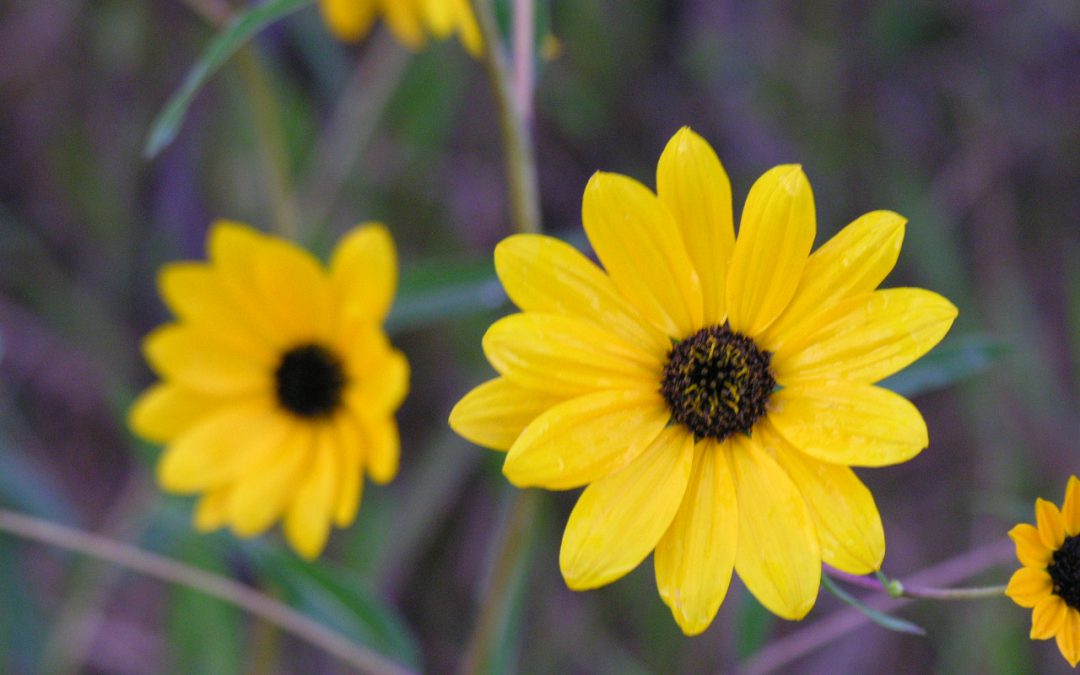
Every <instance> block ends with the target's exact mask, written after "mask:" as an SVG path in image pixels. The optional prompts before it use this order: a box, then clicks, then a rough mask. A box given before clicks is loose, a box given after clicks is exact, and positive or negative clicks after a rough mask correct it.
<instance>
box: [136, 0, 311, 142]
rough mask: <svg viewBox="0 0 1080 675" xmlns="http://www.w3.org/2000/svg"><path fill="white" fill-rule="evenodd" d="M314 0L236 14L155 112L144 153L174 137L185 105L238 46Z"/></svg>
mask: <svg viewBox="0 0 1080 675" xmlns="http://www.w3.org/2000/svg"><path fill="white" fill-rule="evenodd" d="M314 1H315V0H269V1H268V2H265V3H263V4H261V5H258V6H256V7H253V8H251V9H249V10H248V11H246V12H242V13H240V14H237V15H236V16H235V17H234V18H233V19H232V20H231V21H229V23H228V24H226V25H225V28H224V29H222V31H221V32H220V33H218V34H217V36H216V37H215V38H214V39H213V40H212V41H211V42H210V46H209V47H207V48H206V51H205V52H203V55H202V56H201V57H200V58H199V60H198V61H196V62H195V65H194V66H192V67H191V70H189V71H188V73H187V75H186V76H185V77H184V81H183V83H181V85H180V88H179V89H177V90H176V92H175V93H173V95H172V97H171V98H170V99H169V102H168V103H166V104H165V107H164V108H163V109H162V111H161V112H160V113H159V114H158V116H157V119H155V120H154V124H153V126H151V128H150V134H149V135H148V136H147V139H146V146H145V147H144V148H143V155H144V156H145V157H146V158H147V159H152V158H154V157H155V156H157V154H158V153H159V152H161V151H162V149H164V148H165V146H167V145H169V143H172V141H173V139H175V138H176V134H177V132H178V131H179V130H180V125H181V124H183V122H184V116H185V115H186V114H187V110H188V106H190V105H191V101H192V99H193V98H194V97H195V94H196V93H198V91H199V89H201V88H202V86H203V85H204V84H206V82H207V80H209V79H210V77H211V76H212V75H213V74H214V73H216V72H217V70H218V69H219V68H221V66H222V65H224V64H225V62H226V61H228V60H229V58H230V57H231V56H232V55H233V54H235V53H236V51H237V50H238V49H240V47H242V46H243V45H244V43H246V42H247V41H248V40H250V39H251V37H252V36H254V35H255V34H256V33H258V32H259V31H261V30H262V29H263V28H265V27H266V26H268V25H269V24H271V23H273V22H274V21H277V20H278V19H281V18H282V17H285V16H287V15H289V14H291V13H293V12H295V11H297V10H299V9H301V8H303V7H306V6H308V5H310V4H312V3H313V2H314Z"/></svg>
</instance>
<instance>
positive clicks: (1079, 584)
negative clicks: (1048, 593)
mask: <svg viewBox="0 0 1080 675" xmlns="http://www.w3.org/2000/svg"><path fill="white" fill-rule="evenodd" d="M1046 571H1047V572H1049V573H1050V580H1051V581H1053V583H1054V594H1055V595H1057V596H1059V597H1060V598H1061V599H1062V600H1064V601H1065V604H1067V605H1068V606H1069V607H1072V608H1073V609H1076V610H1080V535H1076V536H1073V537H1068V538H1066V539H1065V543H1064V544H1062V545H1061V548H1059V549H1058V550H1056V551H1054V560H1053V562H1051V563H1050V565H1049V566H1048V567H1047V568H1046Z"/></svg>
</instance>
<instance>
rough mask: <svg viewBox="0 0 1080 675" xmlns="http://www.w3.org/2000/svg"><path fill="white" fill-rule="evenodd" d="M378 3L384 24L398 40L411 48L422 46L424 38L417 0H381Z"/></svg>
mask: <svg viewBox="0 0 1080 675" xmlns="http://www.w3.org/2000/svg"><path fill="white" fill-rule="evenodd" d="M380 4H381V5H382V12H383V17H384V18H385V19H386V25H387V26H389V27H390V30H391V31H392V32H393V33H394V36H395V37H396V38H397V39H398V40H401V42H402V43H404V44H405V45H407V46H408V47H410V48H412V49H419V48H420V47H421V46H423V44H424V41H425V38H424V28H423V24H422V23H421V13H420V12H421V8H420V2H419V0H381V2H380Z"/></svg>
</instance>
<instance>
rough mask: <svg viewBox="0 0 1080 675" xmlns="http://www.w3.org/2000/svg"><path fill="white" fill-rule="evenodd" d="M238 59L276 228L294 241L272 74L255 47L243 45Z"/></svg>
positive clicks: (292, 210) (294, 222) (294, 224)
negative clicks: (271, 79)
mask: <svg viewBox="0 0 1080 675" xmlns="http://www.w3.org/2000/svg"><path fill="white" fill-rule="evenodd" d="M236 59H237V65H239V66H240V78H241V80H243V82H244V88H245V89H246V91H247V99H248V104H249V108H250V110H251V118H252V121H253V132H254V134H255V142H256V144H257V145H258V147H259V152H260V154H262V157H263V166H264V169H265V171H266V182H267V187H268V189H269V192H270V204H271V207H272V210H271V214H272V217H273V219H274V229H275V230H276V231H277V233H278V234H281V235H282V236H285V237H288V238H290V239H295V238H296V235H297V218H296V208H295V206H294V204H293V198H292V188H291V187H290V185H289V169H288V164H289V161H288V156H287V155H288V153H287V152H286V150H285V130H284V129H283V128H282V126H281V107H280V105H279V104H278V99H277V96H276V95H275V94H274V87H273V83H272V82H271V81H270V74H269V73H268V72H267V70H266V66H265V65H264V64H263V61H262V58H261V57H260V56H259V53H258V51H257V50H256V49H255V47H254V46H252V45H246V46H244V47H243V48H242V49H241V50H240V51H239V52H237V54H236Z"/></svg>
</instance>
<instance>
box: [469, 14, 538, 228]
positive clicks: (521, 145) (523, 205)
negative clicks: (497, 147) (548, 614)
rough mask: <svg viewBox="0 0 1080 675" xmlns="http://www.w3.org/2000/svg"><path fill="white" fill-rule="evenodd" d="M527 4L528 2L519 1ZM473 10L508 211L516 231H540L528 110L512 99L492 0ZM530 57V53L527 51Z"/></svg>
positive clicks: (510, 79) (511, 89) (511, 90)
mask: <svg viewBox="0 0 1080 675" xmlns="http://www.w3.org/2000/svg"><path fill="white" fill-rule="evenodd" d="M520 4H523V5H528V6H529V9H530V10H531V6H532V2H525V3H520ZM473 9H474V10H475V11H476V18H477V21H478V22H479V24H480V31H481V33H482V34H483V37H484V65H485V67H486V69H487V72H488V79H489V80H490V81H491V91H492V94H493V95H494V96H495V103H496V105H497V106H498V110H499V126H500V129H501V131H502V138H503V153H504V156H505V161H506V172H507V178H508V180H509V181H510V186H509V190H510V211H511V216H512V218H513V222H514V229H515V230H516V231H518V232H530V233H537V232H540V231H541V229H543V228H542V224H541V219H540V189H539V183H538V181H537V177H536V158H535V156H534V153H533V147H532V138H531V134H530V133H529V128H528V124H527V123H526V121H525V120H526V119H527V118H528V116H529V114H530V112H529V111H526V110H522V109H519V106H518V104H517V103H516V102H515V98H514V83H513V81H512V77H511V71H510V65H509V64H508V63H507V59H506V53H505V52H504V51H503V42H502V36H501V35H500V34H499V27H498V25H497V24H496V21H495V10H494V7H493V3H492V0H473ZM529 56H530V58H531V56H532V52H531V50H530V52H529Z"/></svg>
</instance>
